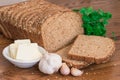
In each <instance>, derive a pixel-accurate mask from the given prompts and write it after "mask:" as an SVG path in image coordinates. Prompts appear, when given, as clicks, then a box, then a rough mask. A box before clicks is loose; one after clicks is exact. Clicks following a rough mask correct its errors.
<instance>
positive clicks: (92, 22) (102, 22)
mask: <svg viewBox="0 0 120 80" xmlns="http://www.w3.org/2000/svg"><path fill="white" fill-rule="evenodd" d="M73 11H75V12H79V13H81V14H82V21H83V25H82V26H83V28H84V33H85V35H96V36H105V35H106V27H105V26H106V25H107V24H108V20H109V19H110V18H111V17H112V14H111V13H110V12H104V11H103V10H101V9H98V10H94V9H93V8H92V7H88V8H87V7H84V8H81V9H73Z"/></svg>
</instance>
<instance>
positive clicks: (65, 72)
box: [60, 63, 70, 75]
mask: <svg viewBox="0 0 120 80" xmlns="http://www.w3.org/2000/svg"><path fill="white" fill-rule="evenodd" d="M60 72H61V74H62V75H69V74H70V68H69V67H68V66H67V64H66V63H63V64H62V67H61V69H60Z"/></svg>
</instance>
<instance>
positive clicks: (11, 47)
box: [9, 43, 18, 59]
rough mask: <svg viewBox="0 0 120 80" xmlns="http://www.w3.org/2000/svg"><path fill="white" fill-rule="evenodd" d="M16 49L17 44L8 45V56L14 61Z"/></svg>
mask: <svg viewBox="0 0 120 80" xmlns="http://www.w3.org/2000/svg"><path fill="white" fill-rule="evenodd" d="M17 48H18V44H14V43H12V44H10V46H9V53H10V54H9V55H10V57H11V58H13V59H15V58H16V54H17Z"/></svg>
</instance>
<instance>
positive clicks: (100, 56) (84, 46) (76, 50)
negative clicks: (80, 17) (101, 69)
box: [68, 35, 115, 64]
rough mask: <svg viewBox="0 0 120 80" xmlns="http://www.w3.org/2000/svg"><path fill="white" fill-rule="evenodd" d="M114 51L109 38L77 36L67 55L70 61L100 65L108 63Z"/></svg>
mask: <svg viewBox="0 0 120 80" xmlns="http://www.w3.org/2000/svg"><path fill="white" fill-rule="evenodd" d="M114 51H115V44H114V42H113V40H111V39H109V38H105V37H99V36H85V35H79V36H78V37H77V39H76V40H75V42H74V44H73V46H72V47H71V49H70V51H69V52H68V55H69V57H70V58H71V59H75V60H83V61H86V62H88V63H96V64H100V63H105V62H107V61H109V59H110V57H111V56H112V55H113V52H114Z"/></svg>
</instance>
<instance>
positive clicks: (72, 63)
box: [56, 44, 90, 69]
mask: <svg viewBox="0 0 120 80" xmlns="http://www.w3.org/2000/svg"><path fill="white" fill-rule="evenodd" d="M71 46H72V44H71V45H68V46H66V47H65V48H63V49H61V50H59V51H57V52H56V53H57V54H58V55H60V56H61V57H62V60H63V62H65V63H66V64H67V65H68V66H69V67H74V68H78V69H81V68H85V67H87V66H88V65H90V64H88V63H87V62H85V61H80V60H73V59H70V58H69V57H68V52H69V50H70V48H71Z"/></svg>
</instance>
